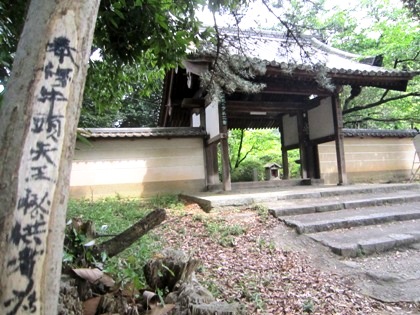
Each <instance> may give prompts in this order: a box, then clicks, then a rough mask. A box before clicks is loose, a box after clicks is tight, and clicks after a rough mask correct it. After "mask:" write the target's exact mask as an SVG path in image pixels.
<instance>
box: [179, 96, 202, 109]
mask: <svg viewBox="0 0 420 315" xmlns="http://www.w3.org/2000/svg"><path fill="white" fill-rule="evenodd" d="M204 105H205V100H204V98H184V99H183V100H182V102H181V107H182V108H200V107H204Z"/></svg>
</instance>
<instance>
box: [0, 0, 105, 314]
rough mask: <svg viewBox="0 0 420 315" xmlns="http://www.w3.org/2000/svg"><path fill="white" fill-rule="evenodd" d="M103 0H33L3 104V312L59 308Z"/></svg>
mask: <svg viewBox="0 0 420 315" xmlns="http://www.w3.org/2000/svg"><path fill="white" fill-rule="evenodd" d="M98 6H99V0H80V1H67V0H38V1H31V4H30V7H29V10H28V15H27V20H26V23H25V26H24V29H23V32H22V35H21V38H20V41H19V46H18V51H17V53H16V56H15V62H14V65H13V70H12V74H11V78H10V80H9V82H8V85H7V89H6V94H5V98H4V103H3V106H2V108H1V110H0V165H1V167H0V253H1V254H0V257H1V258H0V277H1V278H0V313H1V314H56V313H57V301H58V291H59V281H60V273H61V259H62V252H63V238H64V227H65V212H66V203H67V196H68V184H69V173H70V167H71V160H72V156H73V150H74V142H75V136H76V128H77V122H78V118H79V113H80V106H81V101H82V95H83V88H84V83H85V79H86V72H87V65H88V61H89V56H90V49H91V44H92V38H93V31H94V26H95V22H96V16H97V12H98Z"/></svg>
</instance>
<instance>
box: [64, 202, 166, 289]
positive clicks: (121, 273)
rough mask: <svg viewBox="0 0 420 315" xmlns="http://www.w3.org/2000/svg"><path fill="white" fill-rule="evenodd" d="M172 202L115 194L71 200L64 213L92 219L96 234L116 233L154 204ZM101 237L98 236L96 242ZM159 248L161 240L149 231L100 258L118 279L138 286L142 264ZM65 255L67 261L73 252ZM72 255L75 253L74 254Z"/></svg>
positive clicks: (78, 237) (142, 281)
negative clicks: (115, 254) (121, 248)
mask: <svg viewBox="0 0 420 315" xmlns="http://www.w3.org/2000/svg"><path fill="white" fill-rule="evenodd" d="M173 203H174V200H173V198H172V199H171V198H169V197H165V198H163V199H161V198H159V197H156V198H155V199H154V200H151V201H148V200H139V199H128V198H121V197H118V196H117V197H113V198H104V199H100V200H96V201H91V200H70V201H69V204H68V211H67V216H68V218H73V217H80V218H82V219H83V220H84V221H86V220H91V221H92V222H94V223H95V225H96V226H97V233H98V234H106V235H116V234H118V233H120V232H122V231H123V230H125V229H127V228H128V227H130V226H131V225H132V224H134V223H135V222H137V221H138V220H140V219H141V218H143V217H145V216H146V215H147V214H148V213H149V212H150V209H152V208H153V207H154V206H155V205H159V206H162V207H168V205H170V204H173ZM74 238H75V239H76V240H77V241H78V243H79V244H84V242H85V240H86V238H85V236H83V235H81V234H77V235H74ZM103 239H104V238H102V237H100V238H99V239H97V241H101V240H103ZM76 243H77V242H76ZM160 249H161V245H160V241H159V239H158V237H157V236H156V235H155V234H154V233H153V231H151V232H149V233H147V234H146V235H144V236H143V237H142V238H141V240H138V241H137V242H135V243H134V244H133V245H132V246H130V247H129V248H128V249H126V250H125V251H124V252H123V253H121V254H120V255H118V256H116V257H113V258H111V259H107V257H106V256H103V257H101V258H102V260H103V261H105V271H107V272H109V273H111V274H112V275H113V276H114V277H115V278H116V279H117V281H118V282H121V283H122V284H125V283H133V284H134V285H135V287H137V288H141V287H144V286H145V279H144V276H143V266H144V265H145V263H146V261H147V260H148V259H149V258H151V257H152V256H153V255H154V254H155V253H156V252H158V251H159V250H160ZM82 250H85V248H83V249H82ZM68 254H69V255H67V256H66V257H65V258H66V259H67V260H68V259H70V257H71V256H72V253H68ZM73 256H75V255H74V253H73ZM69 263H70V262H69Z"/></svg>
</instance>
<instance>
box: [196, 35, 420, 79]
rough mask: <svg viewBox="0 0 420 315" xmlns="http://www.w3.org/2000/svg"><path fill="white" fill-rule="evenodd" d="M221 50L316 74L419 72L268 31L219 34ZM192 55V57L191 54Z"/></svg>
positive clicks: (310, 39) (206, 51) (211, 49)
mask: <svg viewBox="0 0 420 315" xmlns="http://www.w3.org/2000/svg"><path fill="white" fill-rule="evenodd" d="M222 35H223V36H222V38H223V46H224V47H225V48H227V49H228V51H229V53H230V54H231V55H233V56H244V55H245V56H246V57H248V58H255V59H259V60H263V61H265V62H266V64H267V66H273V67H277V68H281V69H284V70H287V69H291V68H293V69H297V70H303V71H313V70H317V68H318V66H319V65H323V66H325V67H326V71H327V72H328V73H330V74H346V75H360V76H392V77H396V76H397V77H401V78H404V77H412V76H414V75H418V74H420V72H419V71H402V70H395V69H386V68H383V67H378V66H373V65H372V63H373V60H374V58H367V59H364V60H363V56H361V55H356V54H352V53H349V52H345V51H343V50H340V49H336V48H333V47H331V46H328V45H327V44H324V43H323V42H321V41H320V40H318V39H317V38H315V37H311V36H307V35H305V36H300V37H297V39H298V42H296V40H295V39H294V38H292V37H287V36H284V35H283V34H281V33H278V32H270V31H241V32H240V33H239V35H238V33H232V31H229V30H222ZM214 50H215V49H214V47H211V46H207V49H206V48H204V49H203V51H200V50H199V51H198V52H197V54H196V55H195V56H196V57H197V58H200V56H203V55H204V56H205V55H210V56H211V55H214ZM193 55H194V54H193Z"/></svg>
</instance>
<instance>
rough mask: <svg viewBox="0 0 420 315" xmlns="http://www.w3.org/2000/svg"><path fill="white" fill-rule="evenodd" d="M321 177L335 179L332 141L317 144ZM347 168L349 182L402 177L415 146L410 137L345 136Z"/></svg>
mask: <svg viewBox="0 0 420 315" xmlns="http://www.w3.org/2000/svg"><path fill="white" fill-rule="evenodd" d="M318 150H319V160H320V168H321V178H323V179H324V180H325V182H326V183H331V184H332V183H337V159H336V152H335V143H334V142H328V143H324V144H321V145H319V146H318ZM344 153H345V160H346V171H347V175H348V178H349V181H350V182H378V181H388V180H403V179H408V178H409V176H410V171H411V166H412V162H413V157H414V146H413V142H412V139H410V138H382V139H381V138H376V137H367V138H357V137H352V138H344Z"/></svg>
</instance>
